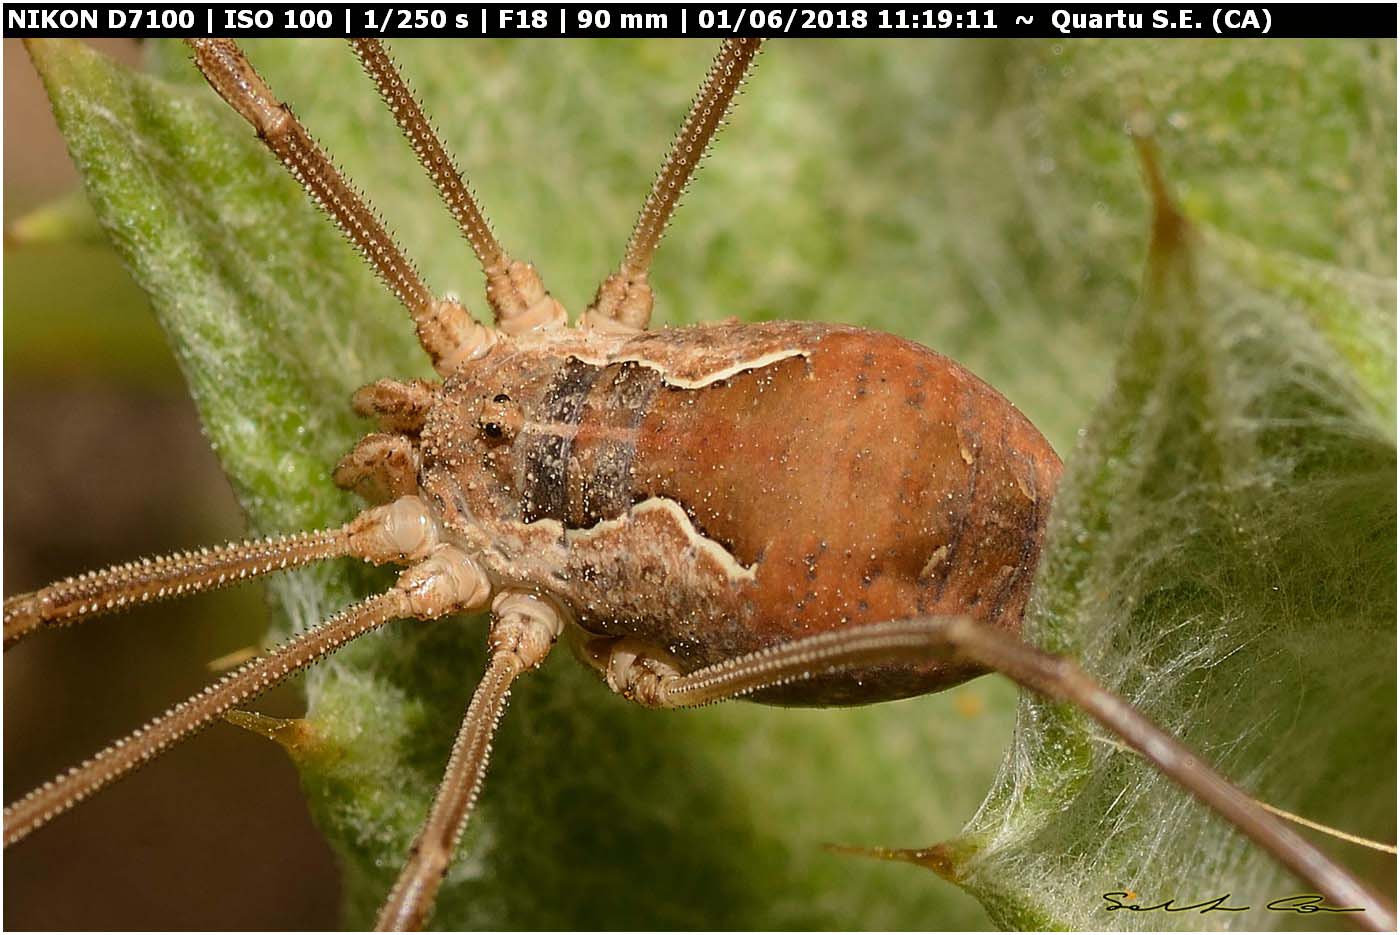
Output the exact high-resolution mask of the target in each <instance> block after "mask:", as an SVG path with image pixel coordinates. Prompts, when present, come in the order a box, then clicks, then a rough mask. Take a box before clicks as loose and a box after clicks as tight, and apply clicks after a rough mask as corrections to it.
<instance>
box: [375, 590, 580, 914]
mask: <svg viewBox="0 0 1400 935" xmlns="http://www.w3.org/2000/svg"><path fill="white" fill-rule="evenodd" d="M492 611H493V619H492V622H491V634H490V637H489V639H490V646H491V649H490V656H489V658H488V661H487V664H486V674H485V675H484V676H482V679H481V681H480V683H478V684H477V686H476V691H475V692H473V694H472V700H471V704H470V705H468V707H467V713H466V716H465V717H463V719H462V726H461V729H460V730H459V731H458V733H457V741H456V743H454V744H453V746H452V756H451V758H450V759H449V760H448V762H447V772H446V774H445V775H444V776H443V779H442V783H441V784H440V785H439V786H438V790H437V794H436V795H435V796H434V797H433V804H432V808H431V809H430V810H429V812H428V820H427V821H426V822H425V823H424V825H423V828H422V830H420V831H419V832H418V836H417V837H416V838H415V839H414V841H413V847H412V849H411V850H410V851H409V857H408V861H407V862H406V863H405V864H404V868H403V870H402V871H401V872H400V873H399V878H398V880H397V882H395V883H394V888H393V889H392V890H390V892H389V897H388V899H386V900H385V902H384V906H383V908H381V909H380V910H379V918H378V920H377V922H376V923H375V928H376V929H377V930H379V931H400V932H401V931H417V930H418V929H421V928H422V927H423V924H424V923H425V922H426V921H427V920H428V916H429V914H430V913H431V912H432V908H433V901H434V900H435V899H436V897H437V891H438V887H439V886H440V885H441V884H442V878H443V876H444V875H445V874H446V873H447V868H448V866H449V865H450V864H451V862H452V855H453V853H454V852H455V851H456V849H457V843H458V841H460V840H461V837H462V832H463V831H464V830H465V829H466V825H467V819H468V818H469V817H470V816H471V812H472V808H473V806H475V805H476V799H477V794H478V793H479V792H480V790H481V783H482V780H483V778H484V777H485V775H486V765H487V761H488V760H489V759H490V756H491V739H492V737H493V736H494V735H495V733H496V726H497V725H498V724H499V723H500V720H501V716H502V715H503V714H504V713H505V709H506V702H507V701H508V700H509V698H510V687H511V685H512V683H514V681H515V679H516V678H517V677H518V676H519V675H521V674H522V673H524V672H528V671H530V670H531V669H534V668H536V667H538V666H539V665H540V664H541V663H542V662H544V660H545V657H546V656H547V655H548V654H549V650H550V648H551V647H552V646H553V645H554V641H555V640H556V639H557V638H558V637H559V634H560V632H561V631H562V630H563V621H562V620H561V619H560V617H559V613H558V611H556V610H555V609H554V607H553V606H552V605H550V604H548V603H546V602H544V601H543V600H541V599H540V598H538V597H535V596H533V595H531V594H526V593H523V592H506V593H503V594H501V595H500V596H499V597H497V598H496V601H495V603H494V605H493V607H492Z"/></svg>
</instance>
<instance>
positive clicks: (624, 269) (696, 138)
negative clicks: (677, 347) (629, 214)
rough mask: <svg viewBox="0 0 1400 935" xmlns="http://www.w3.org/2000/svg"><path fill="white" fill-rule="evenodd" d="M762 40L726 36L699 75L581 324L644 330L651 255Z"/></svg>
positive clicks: (648, 308)
mask: <svg viewBox="0 0 1400 935" xmlns="http://www.w3.org/2000/svg"><path fill="white" fill-rule="evenodd" d="M762 42H763V40H762V39H726V40H724V42H723V44H722V45H721V46H720V49H719V54H718V55H716V56H715V60H714V62H713V63H711V65H710V70H709V71H708V72H706V73H705V80H704V81H702V82H701V83H700V90H699V91H697V92H696V94H695V99H694V100H693V101H691V104H690V112H689V113H688V114H686V117H685V122H683V123H682V124H681V128H680V130H678V131H677V133H676V138H675V140H674V141H673V142H672V143H671V148H670V150H669V151H667V153H666V160H665V162H663V163H662V164H661V171H660V172H658V173H657V175H656V180H655V181H654V182H653V183H652V186H651V191H650V192H649V193H648V194H647V199H646V201H645V202H643V203H642V210H641V213H640V214H638V216H637V223H636V225H635V226H634V227H633V228H632V236H631V237H630V238H629V239H628V241H627V249H626V251H625V253H624V254H623V257H622V263H621V265H620V266H619V267H618V269H617V272H615V273H613V274H612V275H610V276H608V278H607V279H605V280H603V284H602V285H600V286H599V287H598V294H597V295H596V296H595V297H594V299H593V304H592V305H590V306H589V307H588V310H587V311H586V312H584V315H583V323H584V324H586V325H587V326H588V327H592V328H617V327H619V326H620V327H622V328H624V329H627V330H630V329H634V328H645V327H646V326H647V324H648V323H649V322H650V321H651V309H652V305H653V303H654V297H653V295H652V291H651V286H650V285H649V284H648V283H647V273H648V271H649V270H650V269H651V261H652V258H653V257H654V256H655V255H656V248H657V246H658V245H659V244H660V243H661V237H662V235H663V234H665V233H666V226H667V225H668V224H669V223H670V222H671V215H672V214H674V213H675V210H676V207H677V206H678V205H679V204H680V200H681V196H682V195H684V194H685V189H686V186H687V185H689V184H690V179H691V176H693V175H694V174H695V170H696V168H697V167H698V166H699V165H700V161H701V160H702V159H704V158H705V153H706V152H707V151H708V150H709V147H710V142H711V140H713V139H714V136H715V134H716V133H717V132H718V131H719V128H720V127H722V126H724V122H725V119H726V117H727V116H728V114H729V110H730V107H731V106H732V105H733V102H734V95H735V94H736V93H737V92H738V90H739V88H740V86H741V85H743V83H744V78H745V76H746V75H747V74H748V72H749V67H750V66H751V65H752V64H753V60H754V57H755V56H756V55H757V54H758V50H759V46H760V45H761V43H762Z"/></svg>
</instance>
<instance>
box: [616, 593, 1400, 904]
mask: <svg viewBox="0 0 1400 935" xmlns="http://www.w3.org/2000/svg"><path fill="white" fill-rule="evenodd" d="M930 656H943V657H952V658H956V659H959V660H962V661H967V662H972V663H976V664H977V665H979V666H983V667H985V668H988V669H992V670H995V671H997V672H1000V673H1001V674H1002V675H1004V676H1006V677H1008V678H1010V679H1011V680H1013V681H1015V682H1017V683H1019V684H1021V685H1022V686H1024V687H1026V688H1029V689H1031V690H1032V691H1035V692H1037V693H1038V694H1041V695H1044V696H1046V697H1048V698H1052V699H1055V700H1058V701H1067V702H1070V703H1071V704H1074V705H1075V706H1077V707H1079V708H1080V709H1081V710H1083V711H1085V712H1086V713H1087V714H1089V716H1090V717H1092V718H1094V720H1096V721H1098V722H1099V723H1100V724H1102V725H1103V726H1104V727H1106V728H1108V729H1109V730H1110V731H1112V732H1113V733H1114V734H1116V735H1117V736H1119V737H1121V738H1123V740H1124V741H1125V742H1126V743H1127V744H1128V745H1129V746H1130V747H1132V748H1133V749H1135V750H1136V751H1138V753H1140V754H1142V756H1143V757H1144V758H1145V759H1147V760H1148V761H1149V762H1150V763H1152V764H1153V765H1154V766H1156V767H1157V768H1158V769H1159V770H1160V771H1161V772H1162V773H1164V774H1165V775H1166V776H1168V777H1169V778H1171V779H1172V780H1174V781H1175V782H1176V783H1178V784H1179V785H1180V786H1181V787H1182V788H1184V789H1185V790H1186V791H1188V792H1190V793H1191V794H1192V795H1194V796H1195V797H1196V798H1197V799H1199V800H1200V801H1201V802H1203V803H1204V804H1206V805H1207V806H1209V807H1210V808H1212V809H1214V810H1215V811H1216V812H1218V813H1219V814H1220V815H1221V816H1222V817H1223V818H1224V819H1225V820H1226V821H1228V822H1229V823H1230V824H1231V825H1233V826H1234V827H1236V828H1238V829H1239V830H1240V831H1241V832H1243V833H1244V834H1245V835H1247V836H1248V837H1249V838H1251V839H1252V840H1253V841H1254V842H1255V843H1257V844H1258V845H1260V846H1261V847H1263V848H1264V849H1265V850H1266V851H1267V852H1268V853H1270V854H1272V855H1273V856H1274V857H1275V858H1276V859H1278V860H1279V862H1280V863H1282V864H1283V865H1284V866H1286V867H1287V868H1288V869H1289V870H1291V871H1293V872H1294V873H1295V874H1297V875H1298V876H1299V877H1300V878H1302V879H1303V880H1305V881H1306V882H1307V883H1308V884H1309V885H1311V886H1314V887H1316V888H1317V891H1318V892H1320V893H1322V894H1323V895H1325V896H1326V897H1327V899H1328V900H1330V901H1331V902H1332V903H1333V904H1334V905H1338V906H1364V907H1367V908H1368V909H1370V910H1371V911H1369V912H1367V913H1363V914H1360V915H1361V918H1360V919H1359V920H1358V921H1359V922H1360V923H1361V924H1363V925H1367V926H1371V927H1375V928H1377V929H1380V930H1386V929H1391V930H1393V929H1394V928H1395V909H1394V907H1393V906H1391V905H1390V903H1389V902H1388V901H1387V900H1385V899H1384V898H1382V897H1381V896H1379V895H1378V894H1376V893H1374V892H1372V891H1371V889H1370V888H1369V887H1368V886H1366V884H1364V883H1362V882H1361V881H1360V880H1358V879H1357V878H1356V877H1354V876H1353V875H1352V874H1351V873H1349V872H1348V871H1347V870H1346V869H1345V868H1343V867H1341V866H1340V865H1338V864H1337V863H1335V862H1334V861H1333V860H1332V859H1331V858H1329V857H1328V856H1327V855H1326V854H1324V853H1322V851H1320V850H1318V849H1317V848H1316V847H1314V846H1313V845H1312V844H1311V843H1309V842H1308V841H1306V840H1305V839H1303V838H1302V837H1301V836H1299V835H1298V834H1297V832H1295V831H1294V830H1293V829H1292V828H1290V827H1288V825H1286V824H1285V823H1284V822H1283V821H1281V820H1280V819H1278V818H1276V817H1275V816H1273V815H1272V814H1270V813H1269V812H1268V811H1266V810H1265V809H1264V808H1263V807H1261V806H1260V805H1259V803H1258V802H1256V801H1255V800H1254V799H1253V798H1251V797H1250V796H1248V795H1246V794H1245V793H1244V792H1243V791H1241V790H1240V789H1238V788H1236V787H1235V786H1234V785H1232V784H1231V783H1230V781H1229V780H1227V779H1225V777H1223V776H1221V775H1220V774H1219V773H1217V772H1216V771H1215V770H1214V769H1212V768H1211V767H1210V766H1208V765H1207V764H1206V763H1205V762H1204V761H1203V760H1202V759H1201V758H1200V757H1199V756H1197V755H1196V754H1195V753H1193V752H1191V751H1190V750H1189V749H1187V747H1186V746H1185V745H1184V744H1182V743H1181V742H1180V741H1179V740H1177V739H1176V738H1175V737H1173V736H1171V735H1170V734H1168V733H1166V732H1165V731H1163V730H1162V729H1161V728H1159V727H1158V726H1157V725H1155V724H1153V723H1152V722H1151V721H1150V720H1149V719H1148V718H1147V717H1146V716H1145V715H1144V714H1143V713H1142V712H1140V711H1138V710H1137V709H1136V708H1134V707H1133V706H1132V705H1131V704H1129V703H1128V702H1127V701H1125V700H1124V699H1122V698H1120V697H1119V696H1117V695H1115V694H1113V693H1112V692H1110V691H1108V690H1107V689H1105V688H1103V687H1102V686H1100V685H1099V684H1098V683H1097V682H1095V681H1094V680H1093V679H1092V678H1090V677H1089V676H1088V675H1087V674H1086V673H1085V672H1084V671H1083V670H1081V669H1080V668H1079V667H1078V666H1077V665H1075V663H1074V662H1073V661H1071V660H1069V659H1065V658H1063V657H1060V656H1055V655H1051V654H1050V653H1046V652H1044V651H1042V650H1039V649H1037V648H1035V647H1034V646H1031V645H1029V644H1027V643H1024V642H1022V641H1021V640H1019V639H1017V638H1016V637H1014V636H1012V635H1009V634H1006V633H1003V632H1001V631H999V630H994V629H992V628H990V627H986V626H979V625H978V624H976V623H974V622H973V621H971V620H969V619H967V618H963V617H948V618H924V619H917V620H900V621H891V622H888V623H878V624H873V625H870V626H861V627H853V628H851V629H847V630H839V631H836V632H833V633H824V634H821V635H818V636H813V637H808V638H806V639H801V640H795V641H793V642H791V643H786V644H783V645H779V646H773V647H770V648H768V649H764V650H760V651H758V652H755V653H750V654H748V655H744V656H740V657H738V658H736V659H731V660H728V661H726V662H722V663H718V664H717V665H713V666H708V667H706V668H703V669H699V670H697V671H695V672H692V673H690V674H688V675H681V674H679V673H678V672H676V670H675V669H674V668H673V667H672V666H671V665H670V664H669V663H668V662H666V661H664V660H660V659H657V658H654V657H648V656H646V655H645V654H644V653H639V652H638V651H637V650H635V649H634V648H632V647H630V646H629V645H628V644H627V643H626V642H625V641H622V642H620V643H619V644H618V646H617V648H616V649H614V650H613V652H612V655H611V656H609V657H608V658H607V660H606V665H605V671H606V674H607V680H608V684H609V685H610V686H611V687H612V688H613V689H614V690H615V691H618V692H619V693H620V694H622V695H624V696H625V697H628V698H630V699H632V700H634V701H636V702H638V703H640V704H643V705H647V706H649V707H659V708H686V707H695V706H699V705H707V704H713V703H715V702H717V701H723V700H726V699H729V698H736V697H740V696H743V695H748V694H752V693H753V692H756V691H761V690H763V689H765V688H773V687H776V686H779V685H785V684H788V683H791V682H796V681H800V680H802V679H807V678H811V677H813V676H815V675H822V674H826V673H829V672H834V671H839V670H841V669H846V668H851V667H854V666H860V665H868V664H872V663H881V662H897V661H904V660H910V661H917V660H923V659H927V658H929V657H930Z"/></svg>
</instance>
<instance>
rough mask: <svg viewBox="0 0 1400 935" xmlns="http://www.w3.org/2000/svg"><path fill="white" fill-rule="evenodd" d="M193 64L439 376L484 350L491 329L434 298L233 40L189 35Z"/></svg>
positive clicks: (490, 338)
mask: <svg viewBox="0 0 1400 935" xmlns="http://www.w3.org/2000/svg"><path fill="white" fill-rule="evenodd" d="M186 41H187V42H188V44H189V46H190V48H191V49H193V50H194V60H195V64H196V65H197V66H198V67H199V70H200V71H201V72H202V73H203V74H204V77H205V79H207V80H208V82H209V84H210V85H211V86H212V87H213V88H214V90H215V91H217V92H218V93H219V96H220V97H222V98H223V99H224V100H225V101H227V102H228V104H229V105H230V106H231V107H232V108H233V109H234V110H236V111H238V113H239V114H240V115H241V116H242V117H243V119H245V120H247V121H248V122H249V123H251V124H252V125H253V127H254V128H255V129H256V130H257V131H258V138H259V139H261V140H262V141H263V143H264V144H265V145H266V146H267V148H268V149H269V150H271V151H272V153H273V155H275V156H276V157H277V158H278V159H279V160H280V161H281V162H282V164H283V165H284V166H285V167H286V168H287V171H288V172H290V173H291V174H292V176H293V177H294V178H295V179H296V180H297V181H298V182H300V183H301V184H302V187H303V188H305V189H306V192H307V194H308V195H310V196H311V199H312V200H313V201H315V202H316V205H317V207H319V208H320V209H321V210H322V211H324V212H325V213H326V214H327V215H328V216H329V217H330V218H331V219H332V220H333V221H335V223H336V225H337V226H338V227H339V228H340V230H341V233H343V234H344V235H345V237H346V239H348V240H349V241H350V242H351V243H352V244H353V245H354V246H355V249H357V250H358V251H359V252H360V255H361V256H362V257H364V259H365V261H366V262H368V263H369V264H370V265H371V266H372V267H373V268H374V271H375V272H376V273H377V274H378V275H379V278H380V279H382V280H383V281H384V284H385V285H386V286H388V287H389V289H390V291H392V292H393V293H394V295H395V296H397V297H398V300H399V301H400V302H402V303H403V305H404V307H405V308H407V309H408V311H409V314H410V315H412V316H413V321H414V323H415V324H416V325H417V327H418V340H419V342H420V343H421V344H422V345H423V349H424V350H425V351H427V352H428V356H429V357H431V358H432V361H433V366H434V367H435V368H436V369H437V371H438V372H439V373H441V374H442V375H444V376H447V375H448V374H451V373H453V372H454V371H455V370H456V369H457V368H458V367H459V366H461V365H462V364H463V363H465V362H466V361H468V360H472V359H474V358H476V357H479V356H480V355H481V354H483V353H485V352H486V351H487V350H488V349H489V348H490V347H491V345H492V343H493V342H494V337H493V335H492V333H491V331H490V329H488V328H486V327H485V326H483V325H482V324H480V323H479V322H477V321H476V319H475V318H473V317H472V315H471V313H470V312H468V311H467V310H466V308H465V307H464V306H462V304H461V303H459V302H457V301H456V300H453V299H438V298H436V297H434V295H433V293H432V292H431V291H430V290H429V289H428V287H427V285H425V284H424V282H423V279H422V277H421V276H419V274H418V270H417V269H416V268H414V266H413V263H412V262H411V261H410V260H409V259H408V258H407V257H406V256H404V253H403V251H402V250H401V249H400V248H399V245H398V244H397V243H395V241H394V238H393V237H392V236H391V235H390V234H389V232H388V231H387V230H386V229H385V227H384V224H383V222H381V221H380V219H379V215H378V214H376V213H375V211H374V209H373V208H371V207H370V205H369V204H368V202H367V201H366V200H365V198H364V197H363V196H362V195H361V194H360V193H359V192H358V191H356V190H355V188H354V187H353V186H352V185H351V184H350V183H349V181H347V180H346V178H345V176H344V175H342V174H341V172H340V170H339V169H338V168H336V166H335V164H334V163H333V162H331V160H330V157H329V156H327V155H326V154H325V152H324V151H323V150H322V149H321V147H320V146H318V145H317V143H316V141H315V140H314V139H312V138H311V134H310V133H308V132H307V131H306V128H305V127H303V126H302V125H301V123H300V122H298V121H297V119H296V117H295V116H293V114H292V112H291V109H290V108H288V107H287V105H286V104H283V103H282V102H281V101H279V100H278V99H277V97H276V95H274V94H273V93H272V90H271V89H270V88H269V87H268V86H267V84H266V83H265V82H264V81H263V79H262V78H261V77H260V76H259V75H258V73H257V72H256V71H254V70H253V66H252V65H251V64H250V63H249V62H248V60H247V58H245V57H244V55H243V51H242V49H240V48H239V47H238V43H236V42H234V41H233V40H231V39H188V40H186Z"/></svg>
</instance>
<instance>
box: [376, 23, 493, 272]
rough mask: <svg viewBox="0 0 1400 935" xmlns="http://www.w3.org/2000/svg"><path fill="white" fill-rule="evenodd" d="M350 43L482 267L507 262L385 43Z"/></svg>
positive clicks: (470, 191)
mask: <svg viewBox="0 0 1400 935" xmlns="http://www.w3.org/2000/svg"><path fill="white" fill-rule="evenodd" d="M349 42H350V47H351V48H352V49H353V50H354V52H355V55H356V56H357V57H358V58H359V60H360V64H361V65H362V66H364V69H365V73H366V74H368V75H369V76H370V78H371V79H373V81H374V84H375V87H377V88H378V89H379V96H380V97H382V98H383V99H384V103H385V105H386V106H387V107H388V108H389V110H390V112H391V113H393V115H394V122H395V123H397V124H398V125H399V129H400V130H402V131H403V135H404V137H405V138H407V140H408V142H409V144H410V145H411V146H412V147H413V153H414V155H415V156H417V157H418V162H419V164H421V165H422V166H423V169H424V171H426V172H427V173H428V177H429V178H431V179H432V181H433V185H434V186H435V187H436V188H437V190H438V194H439V195H441V196H442V200H443V203H444V204H446V205H447V210H449V211H450V212H452V217H453V218H454V219H455V220H456V221H457V227H458V229H459V230H461V232H462V236H464V237H465V238H466V239H467V242H468V243H469V244H471V248H472V252H473V253H475V254H476V258H477V261H478V262H479V263H480V264H481V268H482V269H483V270H486V271H490V270H493V269H497V268H499V267H502V266H504V265H505V263H506V262H507V257H506V254H505V251H504V250H502V249H501V245H500V244H499V243H498V242H497V241H496V237H495V235H494V234H492V233H491V225H490V223H489V222H488V221H487V220H486V216H485V215H484V214H482V213H481V208H480V206H478V204H477V201H476V197H475V195H474V194H473V192H472V190H471V188H470V187H469V186H468V185H467V183H466V181H465V180H464V179H463V178H462V173H461V171H460V170H459V169H458V168H457V164H456V163H455V162H454V161H453V159H452V156H451V155H450V154H449V153H448V152H447V148H446V147H445V146H444V145H443V143H442V139H441V138H440V137H439V136H438V133H437V130H436V129H435V128H434V127H433V124H432V121H430V120H429V119H428V118H427V116H426V115H425V114H424V113H423V108H422V106H421V105H420V104H419V103H418V99H417V98H416V97H414V95H413V90H412V89H411V88H410V87H409V86H408V82H406V81H405V80H404V78H403V76H402V74H400V72H399V69H398V66H397V65H396V64H395V63H394V60H393V58H392V57H391V56H390V55H389V53H388V51H387V50H386V49H385V48H384V44H383V43H382V42H380V41H379V40H378V39H351V40H349Z"/></svg>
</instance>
